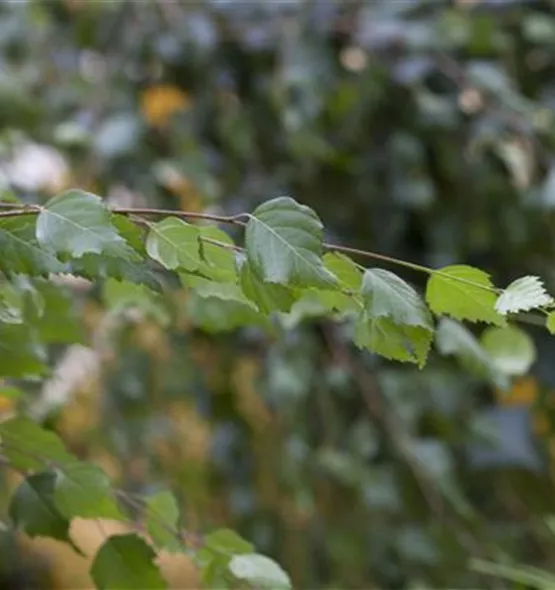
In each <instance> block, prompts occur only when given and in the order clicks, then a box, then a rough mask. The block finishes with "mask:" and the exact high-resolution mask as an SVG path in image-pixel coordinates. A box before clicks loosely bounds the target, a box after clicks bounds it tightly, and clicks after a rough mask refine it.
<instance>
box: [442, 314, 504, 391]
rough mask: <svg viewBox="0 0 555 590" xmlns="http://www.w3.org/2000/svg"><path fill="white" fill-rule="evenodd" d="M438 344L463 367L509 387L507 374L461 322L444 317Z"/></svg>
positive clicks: (502, 386)
mask: <svg viewBox="0 0 555 590" xmlns="http://www.w3.org/2000/svg"><path fill="white" fill-rule="evenodd" d="M436 346H437V349H438V350H439V352H440V353H441V354H442V355H445V356H449V355H454V356H455V357H456V359H457V360H458V362H459V363H460V365H461V366H462V368H463V369H465V370H466V371H468V372H469V373H471V374H474V375H476V376H477V377H480V378H482V379H486V380H488V381H489V382H491V383H492V384H493V385H496V386H497V387H499V388H501V389H507V388H508V386H509V380H508V378H507V375H506V374H504V373H502V372H501V371H499V369H498V368H497V367H496V366H495V365H494V363H493V359H492V358H491V357H490V356H489V354H488V353H487V352H486V351H485V350H484V349H483V348H482V347H481V346H480V343H479V342H478V340H476V338H475V337H474V336H473V335H472V334H471V333H470V332H469V331H468V330H467V329H466V328H465V327H464V326H463V325H461V324H460V323H459V322H456V321H453V320H450V319H448V318H443V319H442V320H441V321H440V322H439V324H438V327H437V330H436Z"/></svg>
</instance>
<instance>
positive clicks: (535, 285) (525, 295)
mask: <svg viewBox="0 0 555 590" xmlns="http://www.w3.org/2000/svg"><path fill="white" fill-rule="evenodd" d="M551 303H553V298H552V297H551V296H550V295H548V294H547V293H546V291H545V287H544V285H543V282H542V281H541V280H540V279H539V278H538V277H533V276H527V277H522V278H520V279H517V280H516V281H513V282H512V283H511V284H510V285H509V286H508V287H507V288H506V289H504V290H503V293H501V295H500V296H499V298H498V299H497V301H496V303H495V309H496V310H497V312H498V313H500V314H502V315H506V314H508V313H516V312H517V311H528V310H530V309H534V308H537V307H543V306H545V305H550V304H551Z"/></svg>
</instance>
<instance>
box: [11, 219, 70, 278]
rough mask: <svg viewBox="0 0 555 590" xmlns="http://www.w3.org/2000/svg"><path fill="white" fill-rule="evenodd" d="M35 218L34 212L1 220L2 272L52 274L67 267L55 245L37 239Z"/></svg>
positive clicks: (35, 274) (33, 274)
mask: <svg viewBox="0 0 555 590" xmlns="http://www.w3.org/2000/svg"><path fill="white" fill-rule="evenodd" d="M35 220H36V218H35V216H34V215H21V216H19V217H9V218H5V219H0V252H1V253H2V255H1V256H0V271H2V272H3V273H5V274H7V275H14V274H28V275H32V276H48V275H49V274H50V273H59V272H64V270H65V269H66V267H65V265H64V264H62V263H61V262H60V261H59V260H58V259H57V258H56V255H55V254H54V252H53V251H52V249H51V248H48V247H45V246H43V245H40V244H39V243H38V242H37V240H36V238H35Z"/></svg>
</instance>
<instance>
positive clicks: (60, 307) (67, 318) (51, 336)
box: [29, 280, 85, 344]
mask: <svg viewBox="0 0 555 590" xmlns="http://www.w3.org/2000/svg"><path fill="white" fill-rule="evenodd" d="M32 286H33V287H34V289H35V290H36V293H37V294H38V295H39V296H40V298H41V299H42V309H39V310H38V312H37V310H36V308H35V310H34V312H33V313H32V314H30V315H31V318H30V319H29V321H30V322H31V325H32V326H33V328H34V329H35V330H36V331H37V333H38V335H39V337H40V340H41V341H42V342H45V343H48V344H65V343H83V342H84V340H85V333H84V329H83V325H82V323H81V321H80V320H79V318H78V316H77V314H76V313H75V302H74V300H73V299H72V298H71V297H70V295H69V293H68V290H67V289H65V288H64V287H61V286H59V285H55V284H54V283H52V282H49V281H44V280H36V281H34V283H33V285H32ZM41 312H42V313H41Z"/></svg>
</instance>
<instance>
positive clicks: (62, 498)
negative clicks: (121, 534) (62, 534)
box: [54, 462, 124, 520]
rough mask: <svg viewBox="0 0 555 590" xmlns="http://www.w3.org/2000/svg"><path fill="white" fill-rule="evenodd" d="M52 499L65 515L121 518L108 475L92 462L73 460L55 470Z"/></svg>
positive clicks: (69, 516) (70, 516)
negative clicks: (54, 485) (54, 486)
mask: <svg viewBox="0 0 555 590" xmlns="http://www.w3.org/2000/svg"><path fill="white" fill-rule="evenodd" d="M54 502H55V503H56V506H57V508H58V510H59V511H60V512H61V513H62V514H63V515H64V516H66V517H67V518H76V517H81V518H111V519H114V520H124V516H123V515H122V514H121V512H120V510H119V508H118V506H117V504H116V502H115V500H114V495H113V491H112V487H111V485H110V479H109V478H108V476H107V475H106V474H105V473H104V471H102V469H100V467H98V466H96V465H93V464H92V463H85V462H74V463H72V464H69V465H65V466H64V467H63V469H58V470H57V471H56V488H55V490H54Z"/></svg>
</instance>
